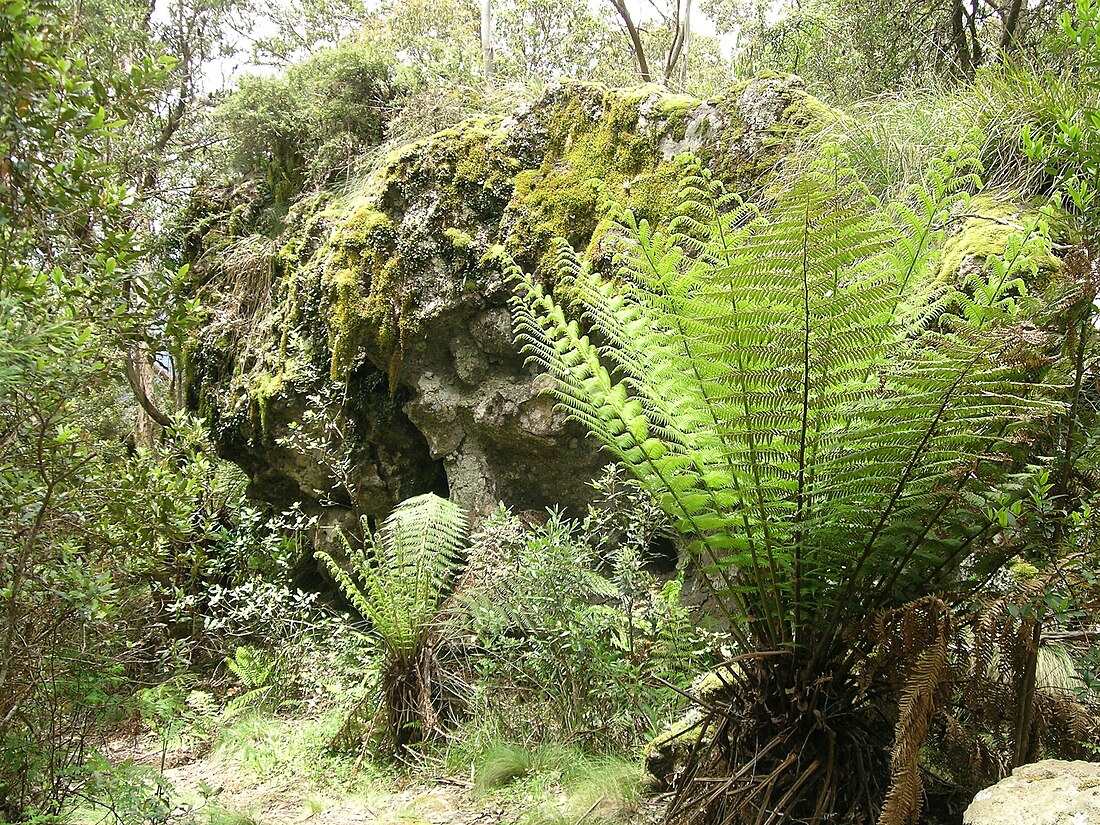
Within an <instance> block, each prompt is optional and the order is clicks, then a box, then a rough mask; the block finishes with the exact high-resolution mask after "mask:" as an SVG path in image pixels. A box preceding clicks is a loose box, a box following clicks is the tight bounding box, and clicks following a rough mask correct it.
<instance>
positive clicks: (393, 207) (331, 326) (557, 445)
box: [187, 75, 832, 515]
mask: <svg viewBox="0 0 1100 825" xmlns="http://www.w3.org/2000/svg"><path fill="white" fill-rule="evenodd" d="M831 116H832V115H831V112H830V111H829V110H828V109H827V108H826V107H824V106H823V105H822V104H820V103H818V102H817V101H815V100H814V99H813V98H812V97H810V96H809V95H807V94H806V92H805V91H804V90H803V88H802V84H801V81H800V80H799V79H798V78H796V77H793V76H789V75H769V76H767V77H764V78H761V79H758V80H753V81H749V82H747V83H744V84H741V85H739V86H737V87H734V88H732V89H730V90H729V92H728V93H726V94H725V95H722V96H721V97H719V98H716V99H713V100H709V101H701V100H697V99H695V98H691V97H688V96H684V95H671V94H669V93H667V92H666V91H664V90H663V89H661V88H659V87H656V86H643V87H639V88H635V89H605V88H602V87H600V86H597V85H594V84H590V83H581V82H564V83H560V84H554V85H552V86H550V87H548V88H547V89H546V91H545V92H544V93H543V94H542V96H541V97H540V98H538V99H537V100H535V101H533V102H531V103H530V104H528V105H525V106H524V107H522V108H520V109H518V110H517V111H515V112H514V113H513V114H512V115H511V116H510V117H508V118H506V119H504V120H493V119H491V118H485V117H478V118H473V119H471V120H469V121H467V122H465V123H463V124H461V125H460V126H457V127H455V128H453V129H449V130H446V131H444V132H440V133H439V134H436V135H434V136H432V137H430V138H428V139H426V140H423V141H420V142H418V143H415V144H412V145H410V146H406V147H404V148H401V149H399V150H397V151H395V152H393V153H391V154H390V155H389V156H388V157H387V158H385V160H384V162H382V163H380V164H379V165H378V167H377V168H376V169H375V170H374V172H373V173H372V174H371V175H370V176H369V177H368V179H367V180H366V182H365V183H364V185H363V186H362V187H361V189H360V191H357V192H355V193H353V194H350V195H347V194H345V195H341V194H337V193H332V192H324V193H315V194H313V195H309V196H306V197H304V198H302V199H301V200H300V201H299V202H297V203H296V204H293V205H292V206H291V207H290V210H289V212H287V213H285V214H282V215H279V216H277V219H274V220H268V225H269V228H268V230H266V231H267V236H269V238H270V245H271V247H272V249H273V250H274V251H273V252H272V254H271V255H270V256H269V261H268V265H270V266H271V268H272V271H273V273H274V275H273V282H272V283H271V284H270V285H269V288H268V289H266V290H265V291H263V293H262V295H260V296H259V297H256V296H253V300H250V301H247V302H239V301H238V302H236V303H234V302H232V301H230V300H229V299H228V297H227V295H226V292H225V285H226V278H225V277H219V276H218V275H217V273H218V271H219V268H222V269H224V266H225V259H224V256H223V255H222V254H220V252H219V250H223V249H224V248H225V247H226V245H227V244H230V243H232V242H233V238H234V237H235V235H234V233H236V232H243V231H248V228H247V227H248V224H249V221H247V220H245V221H242V220H241V215H242V214H243V212H244V211H247V210H246V209H245V207H243V206H241V205H240V204H238V203H236V201H235V196H234V194H233V191H232V190H224V191H223V192H221V193H214V195H211V196H206V200H205V201H204V203H205V204H206V205H205V206H203V205H199V206H197V207H196V208H195V209H194V210H193V212H194V215H193V221H192V226H191V227H190V228H189V230H188V232H189V234H188V235H187V238H188V245H187V255H188V257H189V258H190V259H191V260H192V262H193V264H194V269H195V291H196V292H197V293H198V294H199V295H200V296H201V298H202V300H203V302H204V304H205V305H206V306H207V307H208V308H209V322H208V323H206V324H205V325H204V326H203V327H202V328H201V329H199V330H198V331H197V333H196V335H195V337H194V339H193V340H192V341H191V343H190V344H189V348H188V351H189V353H190V363H189V364H188V365H187V378H188V387H189V389H188V397H189V401H190V403H191V405H192V406H193V407H195V408H197V409H199V410H201V411H202V412H203V414H204V415H206V416H207V418H208V420H209V421H210V424H211V426H212V429H213V432H214V434H215V438H216V440H217V442H218V444H219V447H220V449H221V450H222V452H223V453H224V454H226V455H228V456H230V457H232V458H234V460H237V461H238V462H239V463H241V464H242V466H244V467H245V469H246V470H247V471H248V472H249V473H250V475H251V476H252V478H253V481H254V486H255V490H256V492H258V493H259V494H261V495H265V496H267V497H268V498H271V499H272V500H274V501H276V503H285V502H286V501H287V500H288V499H295V500H300V499H305V500H306V501H307V504H308V503H310V502H312V504H313V505H314V506H315V507H318V508H323V507H324V506H328V505H326V504H325V502H333V501H336V502H341V503H342V506H345V507H346V508H347V509H348V511H349V513H354V514H356V515H360V514H370V515H380V514H382V513H384V512H386V511H387V510H388V508H389V506H392V504H393V503H395V502H396V501H397V500H399V499H400V498H402V497H405V496H408V495H413V494H416V493H421V492H425V491H427V490H430V489H434V490H436V491H437V492H448V491H449V492H450V493H451V495H452V497H454V498H455V500H456V501H458V502H459V503H460V504H462V505H463V506H465V507H467V508H469V509H471V510H472V511H474V512H475V513H476V512H479V511H483V512H484V511H488V510H489V509H491V508H492V507H493V506H495V504H496V502H497V501H498V500H503V501H505V502H506V503H507V504H510V505H513V506H516V507H519V508H522V509H530V508H541V507H545V506H548V505H552V504H559V505H565V506H569V505H578V506H579V505H581V504H583V503H585V502H586V501H587V500H588V498H589V496H590V491H589V490H588V488H587V487H586V485H585V483H584V482H585V480H586V479H588V478H591V477H593V476H594V475H595V474H596V473H597V472H598V470H599V468H600V467H601V466H602V464H603V463H604V462H605V460H606V459H605V457H604V456H602V455H601V454H600V453H598V451H597V448H596V447H595V445H592V444H590V443H589V442H588V441H586V440H585V438H584V437H583V434H582V432H581V431H580V430H579V429H578V428H577V427H576V426H574V425H569V424H567V423H566V421H565V420H564V417H563V416H562V415H561V414H560V413H559V412H556V411H554V409H553V406H552V404H551V403H550V401H549V399H548V398H546V397H545V396H544V395H543V394H542V391H543V389H544V383H545V382H544V379H543V378H541V377H539V376H536V375H534V374H533V373H532V372H530V371H529V370H527V369H525V367H524V364H523V358H522V357H521V356H520V355H519V353H517V352H516V350H515V348H514V347H513V345H512V336H511V324H510V319H509V315H508V310H507V298H508V295H509V287H508V284H507V280H506V268H507V263H508V261H509V260H515V261H517V262H518V263H519V264H521V265H522V266H525V267H527V268H530V269H535V270H538V271H539V272H540V274H541V277H544V278H546V279H552V278H553V270H552V267H551V266H550V262H551V260H552V255H551V253H552V243H553V239H554V238H555V237H558V236H561V237H565V238H567V239H568V240H569V241H570V242H571V243H572V244H573V245H574V246H575V247H576V248H578V249H581V250H587V252H588V254H589V255H591V256H592V257H593V258H595V259H597V260H599V259H600V257H601V255H602V254H603V249H602V244H603V242H604V238H605V235H606V233H607V230H608V227H609V224H608V223H607V222H606V220H604V219H603V216H602V215H601V213H600V209H599V207H600V199H601V197H604V196H607V195H610V196H612V197H614V198H615V199H617V200H619V201H621V202H623V203H624V204H625V205H626V206H629V207H630V208H632V209H634V210H635V211H636V213H637V214H638V215H639V216H640V217H644V218H647V219H649V220H651V221H655V222H656V221H661V220H664V219H666V218H668V217H670V216H671V214H672V212H673V210H674V208H675V206H676V201H677V192H678V188H679V182H680V179H681V177H682V176H683V174H684V168H683V166H682V165H681V161H679V160H678V158H680V157H681V156H682V155H683V154H684V153H685V152H691V153H692V154H693V155H694V157H695V158H697V159H698V161H699V162H701V163H703V164H705V165H706V166H707V167H708V168H710V169H711V170H712V172H713V173H714V174H716V175H717V176H719V177H723V178H724V179H725V180H727V181H728V182H729V184H730V185H731V187H732V188H733V189H734V190H735V191H740V192H742V193H747V192H750V191H752V190H754V189H756V188H758V187H760V186H762V185H763V182H764V180H765V179H766V176H767V173H768V172H769V170H771V169H772V168H773V167H774V166H775V165H776V164H777V163H778V162H779V160H780V159H781V158H782V156H783V154H784V153H785V152H786V151H788V150H789V149H790V147H791V146H792V144H793V142H794V141H796V140H797V139H798V138H799V137H800V136H801V135H803V134H805V133H807V132H808V131H812V130H814V129H816V128H817V127H818V126H820V125H822V124H823V123H824V122H825V121H827V120H828V119H829V118H830V117H831ZM236 191H240V192H244V191H249V192H251V191H252V190H249V189H247V187H242V186H240V185H238V188H237V190H236ZM253 195H254V193H253ZM248 208H250V209H252V210H253V212H254V211H255V209H254V207H248ZM248 214H249V215H252V213H251V212H250V213H248ZM234 216H235V217H234ZM231 221H232V222H235V223H234V226H230V222H231ZM259 222H260V221H259V219H258V218H257V217H256V216H254V215H252V217H251V223H252V225H253V226H255V225H256V224H258V223H259ZM241 226H244V227H245V228H243V229H242V228H241ZM245 327H247V328H248V329H249V330H250V331H251V332H250V333H249V335H247V336H242V335H240V334H238V332H237V331H239V330H240V329H242V328H245ZM318 398H325V399H328V400H326V401H325V402H324V406H325V409H326V411H327V412H326V415H329V417H330V418H331V419H332V421H333V423H332V424H331V427H330V429H331V430H332V431H333V432H317V433H315V434H314V436H315V438H316V439H319V440H321V441H323V442H325V443H326V444H329V446H331V447H332V448H333V449H336V448H337V447H339V449H342V450H344V451H345V453H346V454H349V455H354V458H355V462H357V463H356V467H355V479H354V482H350V481H349V482H346V483H345V482H341V481H340V479H339V478H338V477H337V476H338V475H339V474H334V473H332V472H329V471H327V470H325V469H323V468H320V469H318V468H317V467H315V466H313V465H317V464H319V463H323V462H322V461H320V460H319V459H318V458H317V456H316V455H306V454H305V453H304V452H303V451H301V450H299V454H298V455H296V456H292V455H290V453H291V452H293V447H292V446H289V445H291V442H292V441H293V440H294V439H290V438H289V437H288V436H289V434H290V433H291V430H292V429H293V428H292V427H291V425H292V424H294V425H295V426H299V425H300V423H301V422H300V419H301V418H302V417H303V414H304V412H305V411H306V410H308V409H310V406H311V405H314V406H316V405H317V404H318V403H319V402H317V401H316V400H315V399H318ZM334 432H335V433H339V436H338V437H337V436H335V435H334V434H333V433H334ZM295 433H296V437H297V434H300V433H301V430H300V429H299V430H295ZM337 438H338V440H339V441H340V443H339V444H338V445H337V444H335V442H334V439H337ZM330 442H331V443H330ZM306 452H308V451H306ZM311 467H312V468H311ZM341 485H342V486H341ZM326 487H327V489H326Z"/></svg>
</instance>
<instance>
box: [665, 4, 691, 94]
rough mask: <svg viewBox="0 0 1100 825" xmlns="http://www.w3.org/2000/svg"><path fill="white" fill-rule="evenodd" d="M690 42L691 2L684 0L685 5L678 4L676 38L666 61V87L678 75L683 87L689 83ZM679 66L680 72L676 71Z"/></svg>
mask: <svg viewBox="0 0 1100 825" xmlns="http://www.w3.org/2000/svg"><path fill="white" fill-rule="evenodd" d="M690 40H691V0H683V5H681V4H680V3H677V4H676V36H675V37H674V38H673V40H672V48H670V49H669V50H668V60H667V61H665V84H666V85H667V84H668V83H669V82H670V81H671V80H672V78H673V77H674V76H676V75H677V74H678V75H679V81H680V85H681V87H682V86H684V85H685V84H686V83H687V53H688V43H689V41H690ZM677 65H679V67H680V71H679V72H677V71H676V67H677Z"/></svg>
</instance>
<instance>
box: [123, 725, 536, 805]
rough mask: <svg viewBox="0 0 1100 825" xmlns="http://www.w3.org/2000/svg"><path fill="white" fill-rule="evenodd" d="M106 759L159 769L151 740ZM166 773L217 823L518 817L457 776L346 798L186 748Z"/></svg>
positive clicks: (321, 785) (377, 787) (325, 785)
mask: <svg viewBox="0 0 1100 825" xmlns="http://www.w3.org/2000/svg"><path fill="white" fill-rule="evenodd" d="M109 754H110V756H111V758H112V761H116V762H121V761H123V760H126V759H130V760H132V761H133V763H134V764H137V765H145V766H149V767H153V768H157V769H160V767H161V750H160V746H159V744H158V742H157V740H155V739H152V738H143V739H140V740H137V741H134V740H126V741H121V742H115V743H112V745H111V746H110V748H109ZM163 774H164V777H165V778H166V779H167V780H168V782H169V783H170V784H171V786H172V788H173V790H174V792H175V795H176V797H177V798H178V799H180V800H182V801H183V802H182V803H181V804H183V805H191V806H193V807H194V809H195V810H196V812H197V813H198V814H199V816H200V821H202V820H203V819H207V818H209V820H210V821H211V822H212V823H219V825H221V823H225V824H226V825H252V823H255V824H256V825H301V824H303V823H308V824H309V825H364V824H365V823H371V824H372V825H391V823H392V825H397V824H398V823H400V825H452V823H453V825H498V824H502V823H513V822H516V821H517V818H518V815H519V814H520V813H521V812H519V811H513V812H511V814H509V813H508V812H506V811H505V810H504V809H503V808H501V807H500V803H499V800H491V799H490V800H479V799H476V798H475V797H474V795H473V793H472V791H471V788H470V783H469V782H468V781H465V780H463V779H460V778H455V777H441V778H439V779H438V780H436V781H434V782H431V783H429V782H426V781H422V780H420V781H412V780H402V779H395V780H394V782H393V783H389V784H383V783H377V782H374V783H372V782H369V781H364V782H361V783H356V784H355V789H354V790H353V791H350V792H349V791H346V790H344V789H343V788H342V786H345V785H346V784H347V783H346V782H341V781H339V780H338V779H337V778H336V777H333V778H332V780H333V781H332V782H331V783H329V782H325V781H324V777H323V776H322V777H320V780H319V781H318V779H312V780H309V781H306V780H304V779H303V778H302V777H300V776H296V775H294V774H293V773H289V772H286V771H276V772H274V774H273V775H271V776H267V777H265V776H262V775H258V774H257V773H256V772H254V771H252V770H249V769H248V768H246V767H243V766H239V765H234V764H232V762H231V761H228V760H226V759H224V758H219V757H218V756H217V755H216V754H209V753H206V754H202V753H198V752H193V751H187V750H177V751H173V752H170V753H168V754H167V756H166V759H165V761H164V769H163ZM205 789H212V790H213V792H214V793H213V795H212V796H208V795H207V794H206V793H205ZM204 797H205V798H206V802H205V804H203V802H202V800H203V799H204Z"/></svg>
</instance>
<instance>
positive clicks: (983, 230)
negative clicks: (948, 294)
mask: <svg viewBox="0 0 1100 825" xmlns="http://www.w3.org/2000/svg"><path fill="white" fill-rule="evenodd" d="M1027 221H1028V216H1027V215H1026V214H1024V213H1021V211H1020V210H1019V209H1017V208H1015V207H1013V206H1010V205H1009V203H1008V202H1007V200H1001V199H998V198H995V197H990V196H981V197H976V198H973V199H972V200H971V201H970V207H969V210H968V212H967V217H966V219H965V220H964V222H963V224H962V228H961V230H960V231H958V232H957V233H956V234H954V235H952V236H951V237H950V238H948V239H947V242H946V243H944V245H943V251H942V252H941V253H940V268H939V277H940V278H942V279H944V280H949V281H955V280H957V278H958V275H959V273H960V271H962V270H963V268H964V267H965V266H966V265H967V264H968V262H970V261H981V262H983V264H982V265H984V261H985V260H987V259H989V258H995V257H999V256H1002V255H1004V254H1005V248H1006V247H1007V245H1008V243H1009V240H1010V239H1011V238H1012V237H1013V236H1017V235H1020V234H1021V231H1022V229H1023V227H1024V224H1025V223H1027ZM1032 263H1033V264H1034V267H1035V271H1037V272H1046V273H1048V274H1049V273H1050V272H1054V271H1056V270H1057V269H1058V267H1059V265H1060V264H1059V261H1058V259H1057V258H1055V257H1053V256H1051V255H1046V254H1044V255H1043V256H1042V260H1036V261H1033V262H1032Z"/></svg>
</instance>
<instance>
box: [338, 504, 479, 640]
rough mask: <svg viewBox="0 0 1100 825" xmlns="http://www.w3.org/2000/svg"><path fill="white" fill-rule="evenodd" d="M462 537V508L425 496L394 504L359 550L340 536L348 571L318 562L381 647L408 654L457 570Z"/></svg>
mask: <svg viewBox="0 0 1100 825" xmlns="http://www.w3.org/2000/svg"><path fill="white" fill-rule="evenodd" d="M364 526H365V525H364ZM466 532H467V521H466V516H465V513H464V512H463V511H462V509H461V508H460V507H458V506H457V505H455V504H452V503H451V502H449V501H447V500H446V499H442V498H439V497H438V496H436V495H433V494H431V493H428V494H425V495H422V496H416V497H414V498H410V499H407V500H406V501H403V502H402V503H401V504H399V505H397V507H396V508H394V511H393V512H392V513H391V514H390V515H389V516H388V517H387V518H386V520H385V521H384V522H383V523H382V526H381V527H380V528H379V530H378V532H377V533H376V534H373V535H372V534H370V533H369V532H367V540H366V542H365V543H364V546H363V547H362V548H355V547H353V546H352V545H351V543H350V542H349V541H348V539H347V536H346V535H344V533H343V532H339V533H338V536H339V538H340V541H341V543H342V544H343V545H344V550H345V553H346V555H347V558H348V563H349V565H350V568H351V569H350V570H347V569H345V568H344V567H342V566H341V565H340V564H338V563H337V562H336V560H335V559H333V558H332V556H330V555H329V554H327V553H325V552H323V551H318V553H317V557H318V558H319V559H320V560H321V561H322V562H323V563H324V564H325V566H326V567H327V568H328V570H329V571H330V572H331V574H332V576H333V578H335V579H336V581H337V582H338V583H339V585H340V588H341V589H342V590H343V591H344V593H345V595H346V596H347V597H348V600H349V601H350V602H351V603H352V605H353V606H354V607H355V609H356V610H358V611H359V612H360V613H361V614H363V616H364V617H365V618H366V619H368V620H369V621H370V623H371V625H372V628H373V630H374V632H375V633H376V634H377V635H378V636H379V637H380V638H381V640H382V643H383V644H384V645H385V646H386V648H387V649H388V650H390V651H391V653H393V654H396V655H411V654H412V653H413V652H414V651H415V650H416V648H417V645H418V644H419V643H420V641H421V639H422V638H423V637H424V634H425V633H426V632H427V630H428V628H429V626H430V623H431V621H432V619H433V618H434V617H435V614H436V612H437V611H438V609H439V604H440V601H441V599H442V598H443V594H444V592H445V591H446V587H447V585H448V584H449V582H450V579H451V577H452V576H453V575H454V573H455V571H456V570H457V569H458V566H459V563H460V556H461V552H462V549H463V547H464V546H465V542H466Z"/></svg>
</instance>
